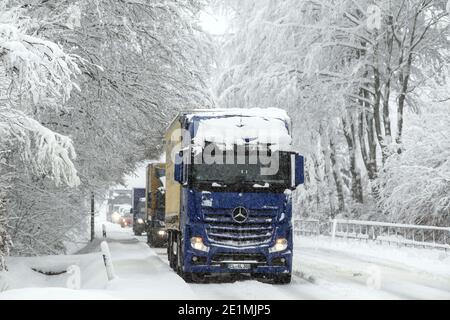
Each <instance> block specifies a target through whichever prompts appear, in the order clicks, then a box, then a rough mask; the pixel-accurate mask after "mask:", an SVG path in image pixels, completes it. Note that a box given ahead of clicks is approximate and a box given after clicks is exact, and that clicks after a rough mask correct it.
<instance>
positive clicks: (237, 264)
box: [228, 263, 250, 270]
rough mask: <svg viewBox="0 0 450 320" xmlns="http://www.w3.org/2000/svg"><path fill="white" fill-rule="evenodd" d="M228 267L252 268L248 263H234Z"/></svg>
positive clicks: (236, 268)
mask: <svg viewBox="0 0 450 320" xmlns="http://www.w3.org/2000/svg"><path fill="white" fill-rule="evenodd" d="M228 268H230V269H233V270H246V269H250V264H246V263H232V264H229V265H228Z"/></svg>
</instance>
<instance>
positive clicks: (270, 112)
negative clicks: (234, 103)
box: [183, 108, 292, 151]
mask: <svg viewBox="0 0 450 320" xmlns="http://www.w3.org/2000/svg"><path fill="white" fill-rule="evenodd" d="M183 114H184V115H185V116H186V117H187V118H188V119H189V120H192V119H196V120H198V121H197V123H196V125H195V136H194V137H193V143H194V145H196V146H201V147H204V146H205V142H206V141H208V142H211V143H216V144H219V145H223V146H224V147H225V148H227V149H228V148H232V146H233V145H235V144H236V145H243V144H270V145H271V148H272V151H275V150H282V151H289V150H291V144H292V138H291V134H290V128H289V126H290V118H289V116H288V115H287V113H286V111H284V110H282V109H278V108H267V109H262V108H253V109H207V110H194V111H188V112H185V113H183Z"/></svg>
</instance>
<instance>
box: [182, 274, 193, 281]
mask: <svg viewBox="0 0 450 320" xmlns="http://www.w3.org/2000/svg"><path fill="white" fill-rule="evenodd" d="M182 278H183V280H184V281H185V282H186V283H194V282H195V281H194V277H193V273H191V272H183V274H182Z"/></svg>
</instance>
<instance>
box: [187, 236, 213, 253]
mask: <svg viewBox="0 0 450 320" xmlns="http://www.w3.org/2000/svg"><path fill="white" fill-rule="evenodd" d="M191 246H192V248H194V249H195V250H199V251H204V252H208V251H209V247H207V246H205V244H204V243H203V239H202V238H201V237H192V238H191Z"/></svg>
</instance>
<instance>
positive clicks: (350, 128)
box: [342, 118, 363, 203]
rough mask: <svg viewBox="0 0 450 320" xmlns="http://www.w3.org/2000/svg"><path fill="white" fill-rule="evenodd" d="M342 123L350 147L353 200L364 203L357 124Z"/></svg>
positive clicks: (344, 121) (343, 119) (343, 121)
mask: <svg viewBox="0 0 450 320" xmlns="http://www.w3.org/2000/svg"><path fill="white" fill-rule="evenodd" d="M342 123H343V125H344V136H345V140H346V141H347V146H348V157H349V162H350V174H351V176H352V186H351V190H352V199H353V200H354V201H356V202H357V203H363V192H362V185H361V173H360V171H359V169H358V165H357V163H356V143H355V124H354V123H353V121H352V120H351V119H350V121H349V122H347V121H346V120H345V118H342Z"/></svg>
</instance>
